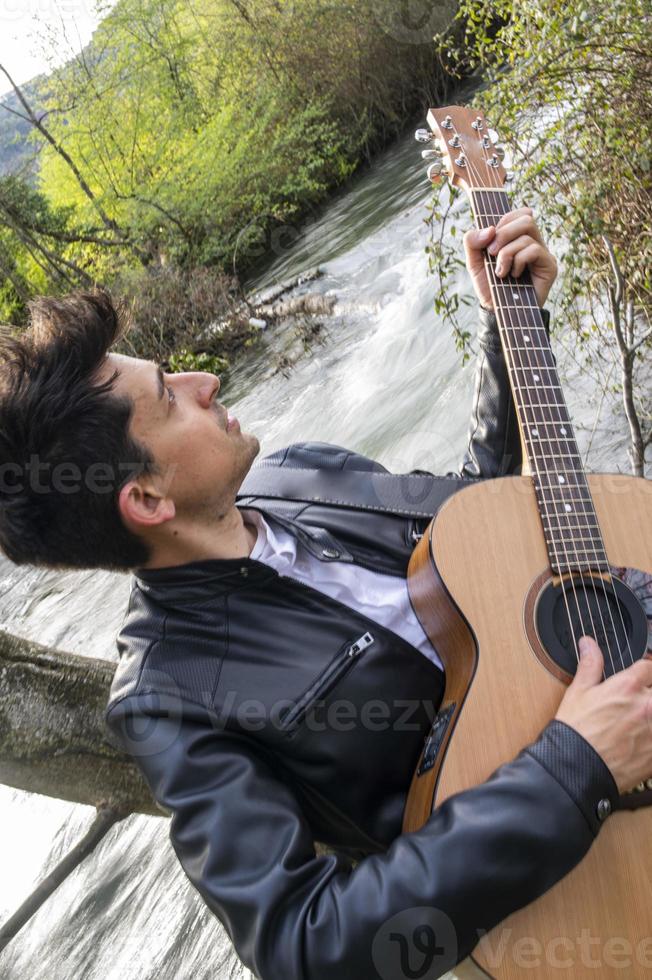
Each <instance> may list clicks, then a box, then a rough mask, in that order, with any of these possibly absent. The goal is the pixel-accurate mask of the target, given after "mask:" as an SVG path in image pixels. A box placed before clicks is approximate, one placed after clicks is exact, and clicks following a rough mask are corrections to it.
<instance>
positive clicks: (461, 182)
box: [415, 105, 511, 191]
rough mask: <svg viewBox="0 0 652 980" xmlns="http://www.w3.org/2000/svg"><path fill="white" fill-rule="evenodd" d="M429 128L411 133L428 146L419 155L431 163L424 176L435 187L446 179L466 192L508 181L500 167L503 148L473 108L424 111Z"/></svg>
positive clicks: (461, 107) (455, 106)
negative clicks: (428, 145) (426, 112)
mask: <svg viewBox="0 0 652 980" xmlns="http://www.w3.org/2000/svg"><path fill="white" fill-rule="evenodd" d="M428 125H429V126H430V129H429V130H428V129H418V130H417V131H416V133H415V137H416V139H417V140H418V141H419V142H420V143H428V144H430V148H429V149H427V150H424V151H423V153H422V156H423V157H424V159H426V160H432V163H431V164H430V166H429V168H428V177H429V178H430V180H431V181H432V182H433V183H434V184H436V183H439V182H440V181H441V180H444V179H445V178H446V177H448V178H449V180H450V181H451V183H452V184H453V186H454V187H462V188H464V190H466V191H471V190H476V189H478V188H480V189H481V188H484V187H493V188H497V187H502V186H503V185H504V184H505V182H506V181H507V180H510V179H511V174H508V173H507V171H506V170H505V168H504V166H503V160H504V157H505V151H504V149H503V148H502V147H501V146H499V145H498V134H497V133H496V132H495V130H493V129H490V128H489V126H488V124H487V120H486V119H485V117H484V114H483V113H482V112H480V111H478V110H476V109H467V108H465V107H464V106H458V105H450V106H445V107H443V108H441V109H429V110H428Z"/></svg>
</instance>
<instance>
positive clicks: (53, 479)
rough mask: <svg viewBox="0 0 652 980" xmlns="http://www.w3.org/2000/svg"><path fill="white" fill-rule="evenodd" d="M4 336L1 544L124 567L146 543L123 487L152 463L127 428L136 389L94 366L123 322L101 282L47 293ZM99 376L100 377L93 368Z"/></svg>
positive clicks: (28, 558) (49, 557)
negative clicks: (123, 510) (129, 391)
mask: <svg viewBox="0 0 652 980" xmlns="http://www.w3.org/2000/svg"><path fill="white" fill-rule="evenodd" d="M30 313H31V322H30V325H29V328H28V329H27V330H26V331H25V332H24V333H22V334H20V335H18V336H12V335H11V334H9V333H5V334H3V335H2V337H0V547H2V549H3V551H4V552H5V554H6V555H7V557H8V558H10V559H11V561H13V562H16V564H19V565H22V564H26V563H28V564H32V565H45V566H48V567H54V568H111V569H121V570H127V569H130V568H134V567H137V566H139V565H143V564H145V562H146V561H147V559H148V558H149V554H150V551H149V548H148V547H147V545H146V544H145V542H144V541H143V540H141V539H140V538H139V537H138V536H137V535H135V534H133V533H131V532H130V531H129V530H128V529H127V527H126V526H125V524H124V523H123V521H122V517H121V515H120V511H119V508H118V493H119V490H120V487H122V486H123V485H124V484H125V483H126V482H127V480H129V479H130V478H131V477H133V476H135V475H137V474H138V473H143V472H152V471H153V470H154V469H155V466H154V461H153V459H152V457H151V454H150V453H149V452H148V451H147V449H146V448H145V447H144V446H141V445H139V443H138V442H137V441H136V440H134V439H133V438H132V437H131V436H130V434H129V422H130V419H131V415H132V412H133V403H132V401H131V399H129V398H127V397H125V396H118V395H117V394H115V393H114V392H112V390H111V389H112V387H113V383H114V381H115V378H116V374H117V373H114V374H113V375H112V376H111V377H110V378H109V379H108V380H107V381H105V382H103V383H102V384H100V383H99V382H98V381H97V372H98V370H99V368H100V367H101V364H102V362H103V360H104V357H105V355H106V354H107V352H108V351H109V348H110V347H111V346H112V345H113V344H114V343H115V342H116V341H117V340H119V339H120V338H121V337H122V336H123V335H124V333H125V326H124V321H123V319H122V317H121V316H120V314H119V312H118V310H117V309H116V307H115V306H114V305H113V303H112V301H111V298H110V297H109V295H108V294H107V293H105V292H101V291H97V292H87V293H84V292H79V293H72V294H71V295H69V296H66V297H64V298H63V299H55V298H49V297H44V298H41V299H38V300H36V301H34V302H33V303H31V304H30ZM94 376H95V377H94Z"/></svg>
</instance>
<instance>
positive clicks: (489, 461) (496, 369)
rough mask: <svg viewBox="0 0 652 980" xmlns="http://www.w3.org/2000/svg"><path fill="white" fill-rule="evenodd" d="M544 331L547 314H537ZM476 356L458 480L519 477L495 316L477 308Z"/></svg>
mask: <svg viewBox="0 0 652 980" xmlns="http://www.w3.org/2000/svg"><path fill="white" fill-rule="evenodd" d="M541 314H542V316H543V322H544V325H545V327H546V330H549V326H550V313H549V312H548V310H541ZM478 342H479V345H480V354H479V357H478V363H477V367H476V373H475V391H474V396H473V409H472V412H471V423H470V426H469V442H468V446H467V449H466V452H465V454H464V457H463V459H462V463H461V465H460V471H459V472H460V476H466V477H472V478H480V477H494V476H508V475H509V474H512V473H520V470H521V466H522V463H523V456H522V451H521V439H520V435H519V428H518V420H517V418H516V410H515V407H514V400H513V398H512V392H511V388H510V385H509V375H508V372H507V365H506V363H505V358H504V356H503V350H502V346H501V343H500V335H499V333H498V324H497V322H496V316H495V314H494V313H493V311H491V310H485V309H484V308H483V307H480V326H479V330H478Z"/></svg>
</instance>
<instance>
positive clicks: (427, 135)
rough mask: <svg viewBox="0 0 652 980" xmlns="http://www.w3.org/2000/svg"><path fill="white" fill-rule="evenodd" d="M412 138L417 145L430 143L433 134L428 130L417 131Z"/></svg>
mask: <svg viewBox="0 0 652 980" xmlns="http://www.w3.org/2000/svg"><path fill="white" fill-rule="evenodd" d="M414 138H415V140H416V141H417V143H430V141H431V140H432V138H433V133H431V132H430V130H429V129H417V131H416V133H415V134H414Z"/></svg>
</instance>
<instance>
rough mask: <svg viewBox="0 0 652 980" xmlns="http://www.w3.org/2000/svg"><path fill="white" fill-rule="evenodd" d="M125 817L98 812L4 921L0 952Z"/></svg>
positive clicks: (109, 811) (113, 812) (114, 812)
mask: <svg viewBox="0 0 652 980" xmlns="http://www.w3.org/2000/svg"><path fill="white" fill-rule="evenodd" d="M125 816H126V814H125V813H124V812H122V811H120V810H112V809H111V808H110V807H104V809H102V810H98V811H97V814H96V816H95V819H94V820H93V823H92V824H91V826H90V827H89V829H88V830H87V831H86V833H85V834H84V836H83V837H82V839H81V840H80V841H78V842H77V843H76V844H75V846H74V847H73V848H72V849H71V850H70V851H68V853H67V854H66V856H65V857H64V858H62V859H61V861H59V863H58V864H57V866H56V867H55V868H53V869H52V871H50V873H49V874H48V875H46V876H45V878H44V879H43V881H41V882H40V884H39V885H37V887H36V888H35V889H34V891H33V892H32V894H31V895H30V896H29V897H28V898H26V899H25V901H24V902H23V904H22V905H21V906H20V908H18V909H17V910H16V911H15V912H14V914H13V915H12V916H11V918H10V919H7V921H6V922H4V923H3V924H2V925H1V926H0V952H2V950H3V949H4V948H5V946H7V944H8V943H9V942H11V940H12V939H13V938H14V936H15V935H16V933H18V932H19V931H20V930H21V929H22V928H23V926H24V925H25V924H26V923H27V922H28V921H29V920H30V919H31V917H32V916H33V915H35V914H36V912H38V910H39V909H40V907H41V906H42V905H43V903H44V902H45V901H47V899H48V898H49V897H50V895H51V894H52V892H54V891H55V890H56V889H57V888H58V887H59V885H60V884H61V882H62V881H64V880H65V879H66V878H67V877H68V875H69V874H70V873H71V871H74V869H75V868H76V867H77V865H79V864H81V862H82V861H83V860H84V858H85V857H86V856H87V855H88V854H90V853H91V851H93V850H94V849H95V848H96V847H97V845H98V844H99V843H100V841H101V840H102V839H103V838H104V837H105V836H106V835H107V833H108V832H109V830H110V829H111V827H112V826H113V824H114V823H117V822H118V820H122V819H123V817H125Z"/></svg>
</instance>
